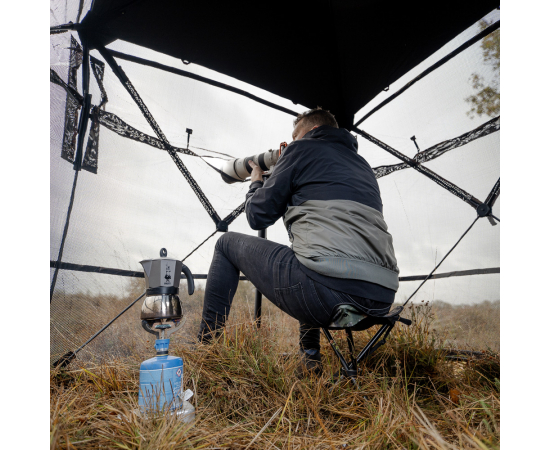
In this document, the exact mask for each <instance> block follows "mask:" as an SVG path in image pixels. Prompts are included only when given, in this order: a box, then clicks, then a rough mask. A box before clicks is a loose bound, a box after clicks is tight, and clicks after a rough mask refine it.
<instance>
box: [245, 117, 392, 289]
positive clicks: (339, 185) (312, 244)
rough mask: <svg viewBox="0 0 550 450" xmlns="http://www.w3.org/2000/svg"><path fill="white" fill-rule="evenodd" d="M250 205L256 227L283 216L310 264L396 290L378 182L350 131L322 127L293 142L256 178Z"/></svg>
mask: <svg viewBox="0 0 550 450" xmlns="http://www.w3.org/2000/svg"><path fill="white" fill-rule="evenodd" d="M245 211H246V217H247V219H248V223H249V224H250V226H251V227H252V229H254V230H260V229H263V228H267V227H268V226H270V225H272V224H273V223H275V222H276V221H277V220H278V219H279V218H280V217H282V216H283V215H284V223H285V226H286V228H287V230H288V234H289V237H290V241H291V242H292V250H293V251H294V253H295V254H296V258H297V259H298V261H300V263H301V264H303V265H304V266H305V267H306V268H308V269H310V270H312V271H314V272H316V273H319V274H322V275H326V276H329V277H334V278H344V279H352V280H363V281H366V282H370V283H376V284H378V285H381V286H384V287H386V288H389V289H391V290H393V291H396V290H397V288H398V286H399V279H398V274H399V268H398V267H397V261H396V259H395V253H394V250H393V243H392V236H391V235H390V233H388V227H387V225H386V222H385V221H384V217H383V215H382V200H381V198H380V191H379V188H378V183H377V181H376V178H375V176H374V172H373V171H372V169H371V167H370V166H369V164H368V163H367V161H365V159H364V158H363V157H361V156H359V154H358V153H357V140H356V139H355V138H354V137H353V136H352V135H351V134H350V133H349V132H348V131H347V130H345V129H342V128H332V127H329V126H321V127H319V128H316V129H314V130H312V131H310V132H308V133H307V134H306V135H305V136H304V137H303V138H302V139H300V140H299V141H294V142H292V143H291V144H290V145H289V146H288V147H287V148H286V149H285V150H284V152H283V154H282V155H281V157H280V158H279V161H278V162H277V164H276V165H275V168H274V170H273V173H272V175H271V177H270V178H269V179H268V180H267V181H266V182H265V184H262V182H259V181H258V182H254V183H252V184H251V186H250V190H249V192H248V193H247V195H246V205H245Z"/></svg>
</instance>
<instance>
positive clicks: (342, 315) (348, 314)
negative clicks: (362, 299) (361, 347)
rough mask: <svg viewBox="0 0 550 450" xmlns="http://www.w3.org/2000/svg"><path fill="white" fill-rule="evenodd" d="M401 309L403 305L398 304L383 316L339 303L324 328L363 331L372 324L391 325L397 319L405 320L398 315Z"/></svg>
mask: <svg viewBox="0 0 550 450" xmlns="http://www.w3.org/2000/svg"><path fill="white" fill-rule="evenodd" d="M402 311H403V307H402V306H398V307H396V308H394V309H392V310H391V311H389V312H388V313H387V314H385V315H384V316H369V315H368V314H365V313H364V312H362V311H360V310H358V309H357V308H356V307H355V306H353V305H340V306H338V307H337V308H336V310H335V312H334V314H333V315H332V317H331V322H330V324H329V326H328V327H326V328H328V329H329V330H344V329H346V328H349V329H350V330H351V331H363V330H366V329H367V328H370V327H372V326H374V325H384V324H389V325H392V324H394V323H395V322H396V321H398V320H399V321H402V320H406V319H401V318H400V317H399V314H401V312H402Z"/></svg>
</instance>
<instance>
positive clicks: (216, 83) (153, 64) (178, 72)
mask: <svg viewBox="0 0 550 450" xmlns="http://www.w3.org/2000/svg"><path fill="white" fill-rule="evenodd" d="M107 51H108V52H109V53H110V54H111V55H113V56H115V57H117V58H120V59H125V60H126V61H131V62H134V63H137V64H141V65H144V66H149V67H154V68H155V69H160V70H164V71H165V72H170V73H173V74H175V75H180V76H182V77H187V78H192V79H193V80H197V81H202V82H203V83H206V84H210V85H212V86H216V87H219V88H221V89H225V90H227V91H231V92H234V93H235V94H239V95H242V96H244V97H247V98H249V99H251V100H254V101H255V102H258V103H261V104H262V105H266V106H269V107H270V108H273V109H277V110H279V111H282V112H285V113H287V114H290V115H292V116H294V117H296V116H297V115H298V113H297V112H294V111H291V110H290V109H287V108H285V107H283V106H279V105H276V104H275V103H271V102H269V101H267V100H264V99H263V98H260V97H256V96H255V95H253V94H250V93H249V92H246V91H243V90H242V89H238V88H235V87H233V86H229V85H227V84H224V83H220V82H219V81H214V80H211V79H209V78H205V77H202V76H200V75H196V74H194V73H191V72H187V71H186V70H181V69H176V68H174V67H170V66H166V65H164V64H160V63H157V62H154V61H149V60H147V59H143V58H138V57H137V56H132V55H127V54H126V53H121V52H117V51H115V50H109V49H107Z"/></svg>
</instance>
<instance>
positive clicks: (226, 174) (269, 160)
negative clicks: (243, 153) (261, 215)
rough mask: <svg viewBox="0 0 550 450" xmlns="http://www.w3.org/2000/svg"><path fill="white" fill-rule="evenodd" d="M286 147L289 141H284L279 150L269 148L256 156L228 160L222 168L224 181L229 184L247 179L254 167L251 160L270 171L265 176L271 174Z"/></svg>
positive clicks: (264, 169)
mask: <svg viewBox="0 0 550 450" xmlns="http://www.w3.org/2000/svg"><path fill="white" fill-rule="evenodd" d="M286 147H287V143H286V142H283V143H281V145H280V146H279V149H278V150H268V151H267V152H264V153H259V154H257V155H254V156H247V157H246V158H235V159H232V160H230V161H227V162H226V163H225V164H224V166H223V167H222V169H221V171H222V173H221V176H222V179H223V181H225V182H226V183H229V184H232V183H237V182H239V181H240V182H242V181H245V180H246V178H248V177H249V176H250V174H251V172H252V167H251V166H250V164H249V162H250V161H253V162H254V163H256V164H257V165H258V166H259V167H260V169H262V170H263V171H264V172H265V171H268V172H269V173H267V174H264V177H265V176H266V175H269V174H270V173H271V171H272V170H273V167H275V164H277V161H278V160H279V158H280V157H281V154H282V152H283V150H284V149H285V148H286Z"/></svg>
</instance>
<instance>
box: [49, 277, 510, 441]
mask: <svg viewBox="0 0 550 450" xmlns="http://www.w3.org/2000/svg"><path fill="white" fill-rule="evenodd" d="M136 289H137V290H139V286H138V287H136ZM181 291H184V290H183V289H182V290H181ZM132 295H133V293H132V292H130V293H129V298H130V297H131V296H132ZM201 295H202V292H201V291H198V292H197V294H196V295H195V296H193V297H187V296H186V295H182V297H183V298H182V300H183V302H184V305H185V308H186V311H188V315H187V320H188V321H189V326H188V327H187V328H186V329H187V330H188V332H187V333H185V332H182V333H181V336H177V335H176V334H174V338H173V340H172V343H171V347H170V353H171V354H173V355H177V356H181V357H182V358H183V360H184V374H185V375H184V377H185V378H184V383H185V387H186V388H189V389H191V390H192V391H193V392H194V393H195V395H194V396H193V398H192V400H191V401H192V403H193V405H194V406H195V407H196V412H197V416H196V421H195V423H194V424H193V426H189V425H187V424H183V423H180V422H177V421H175V420H174V419H173V418H171V417H170V416H168V417H166V416H160V417H158V418H155V419H154V420H147V419H144V418H141V417H139V415H136V414H135V413H134V412H133V411H134V409H135V408H136V407H137V397H138V380H139V364H140V362H141V361H143V360H144V359H147V358H150V357H152V356H154V351H153V348H152V347H153V341H154V338H152V336H151V335H147V334H146V333H145V332H144V331H143V330H141V329H140V328H139V320H137V319H136V317H134V316H133V315H132V314H130V313H131V312H132V311H130V312H129V313H128V314H129V315H128V317H127V318H124V317H123V318H122V319H121V322H120V323H119V324H117V326H118V328H115V329H114V330H110V331H109V333H110V334H109V335H108V336H107V337H101V338H98V342H95V343H94V346H92V347H90V349H91V350H90V351H87V352H82V354H81V355H80V356H79V358H78V359H77V360H75V361H74V362H73V363H71V365H70V366H69V367H68V368H67V369H65V370H60V369H52V370H51V372H50V374H51V376H50V379H51V383H50V386H51V419H50V423H51V434H50V441H51V448H64V449H65V448H90V449H91V448H94V449H97V448H123V449H164V448H166V449H168V448H170V449H179V448H181V449H198V448H201V449H214V448H224V449H267V448H274V449H283V448H285V449H379V448H380V449H393V448H397V449H417V448H422V449H424V448H426V449H459V448H474V449H487V448H498V447H499V445H500V401H499V397H500V394H499V391H500V384H499V378H500V357H499V353H498V351H499V338H498V335H499V331H500V330H499V325H498V318H499V305H498V303H485V304H482V305H476V306H461V307H452V306H450V305H446V304H443V303H440V302H439V303H437V302H436V303H435V304H431V303H427V304H426V303H423V302H422V301H421V300H419V303H418V304H414V305H412V306H411V305H407V312H406V316H407V317H410V318H411V319H412V320H413V325H412V326H411V327H405V326H404V325H402V324H397V325H396V327H395V329H394V331H393V332H392V334H391V335H390V339H389V340H388V342H387V344H386V345H385V346H383V347H381V348H380V349H378V350H377V351H376V353H375V354H374V355H372V356H371V357H370V358H369V359H368V360H367V361H366V363H365V365H364V368H363V371H362V373H361V374H360V376H359V377H358V381H359V388H356V387H354V386H353V385H352V384H350V383H349V382H346V381H345V380H344V381H338V380H334V379H333V378H332V374H333V373H334V372H335V371H336V370H337V369H338V361H337V360H336V358H335V357H334V355H333V354H332V353H331V349H330V347H329V346H328V343H327V342H326V340H324V338H322V339H323V341H322V345H323V348H322V353H323V362H324V372H323V375H322V376H321V377H320V378H315V377H310V378H306V379H303V380H298V379H297V378H296V377H295V376H294V370H295V369H296V367H297V364H298V358H297V355H296V339H297V331H298V325H297V322H296V321H295V320H293V319H291V318H289V317H288V316H286V315H284V313H282V312H280V311H278V310H277V309H276V308H275V307H274V306H273V305H271V304H269V303H268V302H265V303H264V317H263V323H262V327H261V329H260V330H258V329H257V328H256V327H255V326H254V324H253V323H252V320H251V318H252V317H251V316H252V305H253V290H252V287H251V286H248V285H247V283H241V287H240V288H239V291H238V293H237V296H236V299H235V304H234V308H233V311H232V313H231V318H230V321H229V324H228V327H227V331H226V333H225V334H224V335H223V336H222V337H221V338H220V340H219V341H218V342H217V343H215V344H213V345H210V346H198V347H197V348H191V347H189V346H188V345H186V344H185V340H186V339H188V337H189V336H191V335H192V334H194V332H195V331H196V325H197V323H198V320H199V312H200V305H201V303H202V298H201ZM136 297H137V296H136ZM95 300H96V301H97V302H98V303H100V304H101V301H102V299H100V298H96V299H95ZM111 303H112V301H111ZM122 303H123V304H124V302H122ZM117 306H119V305H117ZM109 312H110V311H109ZM106 314H107V313H106ZM134 315H136V314H134ZM113 316H114V315H113ZM113 326H114V325H113ZM131 333H133V334H132V335H131V336H130V334H131ZM335 334H336V335H338V338H339V339H342V338H343V335H340V334H339V332H337V333H335ZM371 334H372V333H371V332H370V330H369V331H366V332H362V333H360V334H359V335H360V336H361V337H360V338H359V342H358V344H359V345H360V344H361V343H364V342H366V340H367V339H368V336H369V335H371ZM149 336H151V337H149ZM117 337H118V338H117ZM117 339H118V340H122V341H124V345H122V344H119V345H118V346H116V348H117V349H118V350H119V351H118V352H115V351H113V348H114V347H112V345H113V344H112V342H113V341H116V340H117ZM341 342H342V344H344V341H343V340H342V341H341ZM344 345H345V344H344ZM449 348H455V349H456V348H459V349H466V350H470V351H472V350H475V351H477V352H480V353H479V354H476V355H475V357H474V356H472V355H471V354H466V355H462V356H459V357H458V359H456V357H455V359H449V357H448V352H446V351H444V350H442V349H449ZM119 417H123V419H120V418H119Z"/></svg>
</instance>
